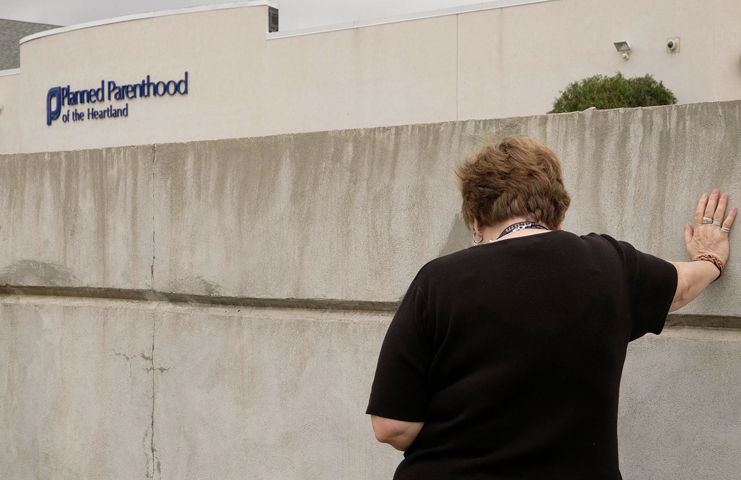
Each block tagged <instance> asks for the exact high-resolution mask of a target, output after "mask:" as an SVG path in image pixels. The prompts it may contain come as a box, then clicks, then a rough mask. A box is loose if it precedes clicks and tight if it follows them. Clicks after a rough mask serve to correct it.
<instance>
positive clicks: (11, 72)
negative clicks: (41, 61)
mask: <svg viewBox="0 0 741 480" xmlns="http://www.w3.org/2000/svg"><path fill="white" fill-rule="evenodd" d="M20 74H21V69H20V68H9V69H7V70H0V77H7V76H8V75H20Z"/></svg>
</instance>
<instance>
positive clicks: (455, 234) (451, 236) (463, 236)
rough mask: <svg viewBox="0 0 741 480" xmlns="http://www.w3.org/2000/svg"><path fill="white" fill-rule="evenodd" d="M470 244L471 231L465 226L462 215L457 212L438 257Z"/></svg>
mask: <svg viewBox="0 0 741 480" xmlns="http://www.w3.org/2000/svg"><path fill="white" fill-rule="evenodd" d="M470 246H471V232H470V231H469V230H468V229H467V228H466V224H465V222H464V221H463V216H462V215H461V214H460V213H457V214H456V215H455V217H453V221H452V222H451V224H450V230H449V233H448V239H447V240H446V241H445V245H443V248H442V249H441V250H440V254H439V255H438V257H442V256H443V255H449V254H451V253H455V252H457V251H460V250H463V249H464V248H468V247H470Z"/></svg>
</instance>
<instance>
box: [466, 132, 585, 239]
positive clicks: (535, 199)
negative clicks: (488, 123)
mask: <svg viewBox="0 0 741 480" xmlns="http://www.w3.org/2000/svg"><path fill="white" fill-rule="evenodd" d="M455 173H456V175H458V179H459V180H460V181H459V187H460V190H461V195H462V196H463V207H462V212H463V219H464V220H465V221H466V226H467V227H468V228H471V225H472V224H473V220H474V218H475V219H478V221H479V223H480V225H481V226H482V227H488V226H491V225H495V224H497V223H501V222H504V221H505V220H507V219H508V218H512V217H520V216H521V217H527V218H528V219H529V220H531V221H534V222H538V223H542V224H544V226H546V227H548V228H550V229H555V228H556V227H557V226H558V225H560V223H561V222H562V221H563V218H564V216H565V215H566V210H567V209H568V208H569V204H570V203H571V198H570V197H569V194H568V193H567V192H566V188H564V185H563V178H562V177H561V163H560V162H559V161H558V157H557V156H556V154H555V153H553V150H551V149H550V148H548V147H546V146H545V145H543V144H541V143H539V142H536V141H535V140H533V139H532V138H528V137H507V138H505V139H503V140H502V141H501V142H499V143H497V144H493V143H491V144H489V145H486V146H485V147H484V148H482V149H481V151H480V152H479V153H477V154H476V155H474V156H472V157H470V158H468V159H466V160H463V161H462V162H460V163H459V164H458V165H457V167H456V171H455Z"/></svg>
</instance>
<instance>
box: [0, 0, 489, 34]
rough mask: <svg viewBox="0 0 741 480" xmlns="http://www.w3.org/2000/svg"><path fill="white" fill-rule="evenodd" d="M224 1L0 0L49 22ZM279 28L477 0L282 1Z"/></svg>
mask: <svg viewBox="0 0 741 480" xmlns="http://www.w3.org/2000/svg"><path fill="white" fill-rule="evenodd" d="M220 3H226V2H223V1H209V0H0V18H6V19H10V20H21V21H25V22H36V23H48V24H52V25H63V26H67V25H74V24H76V23H82V22H89V21H92V20H100V19H103V18H111V17H119V16H121V15H131V14H134V13H146V12H155V11H159V10H169V9H172V8H181V7H193V6H198V5H213V4H220ZM277 3H279V4H280V30H282V31H285V30H295V29H297V28H305V27H314V26H318V25H331V24H333V23H342V22H350V21H353V20H367V19H372V18H378V17H388V16H393V15H402V14H405V13H413V12H423V11H426V10H435V9H438V8H447V7H455V6H459V5H469V4H472V3H477V2H476V0H283V1H280V2H277Z"/></svg>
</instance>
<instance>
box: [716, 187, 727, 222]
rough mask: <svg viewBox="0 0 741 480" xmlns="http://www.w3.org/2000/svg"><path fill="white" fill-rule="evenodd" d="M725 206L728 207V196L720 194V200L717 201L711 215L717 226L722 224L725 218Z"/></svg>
mask: <svg viewBox="0 0 741 480" xmlns="http://www.w3.org/2000/svg"><path fill="white" fill-rule="evenodd" d="M726 205H728V195H726V194H725V193H722V194H721V195H720V199H718V206H717V207H716V208H715V213H714V214H713V220H715V221H716V222H718V223H719V224H721V223H723V218H724V217H725V216H726Z"/></svg>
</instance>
